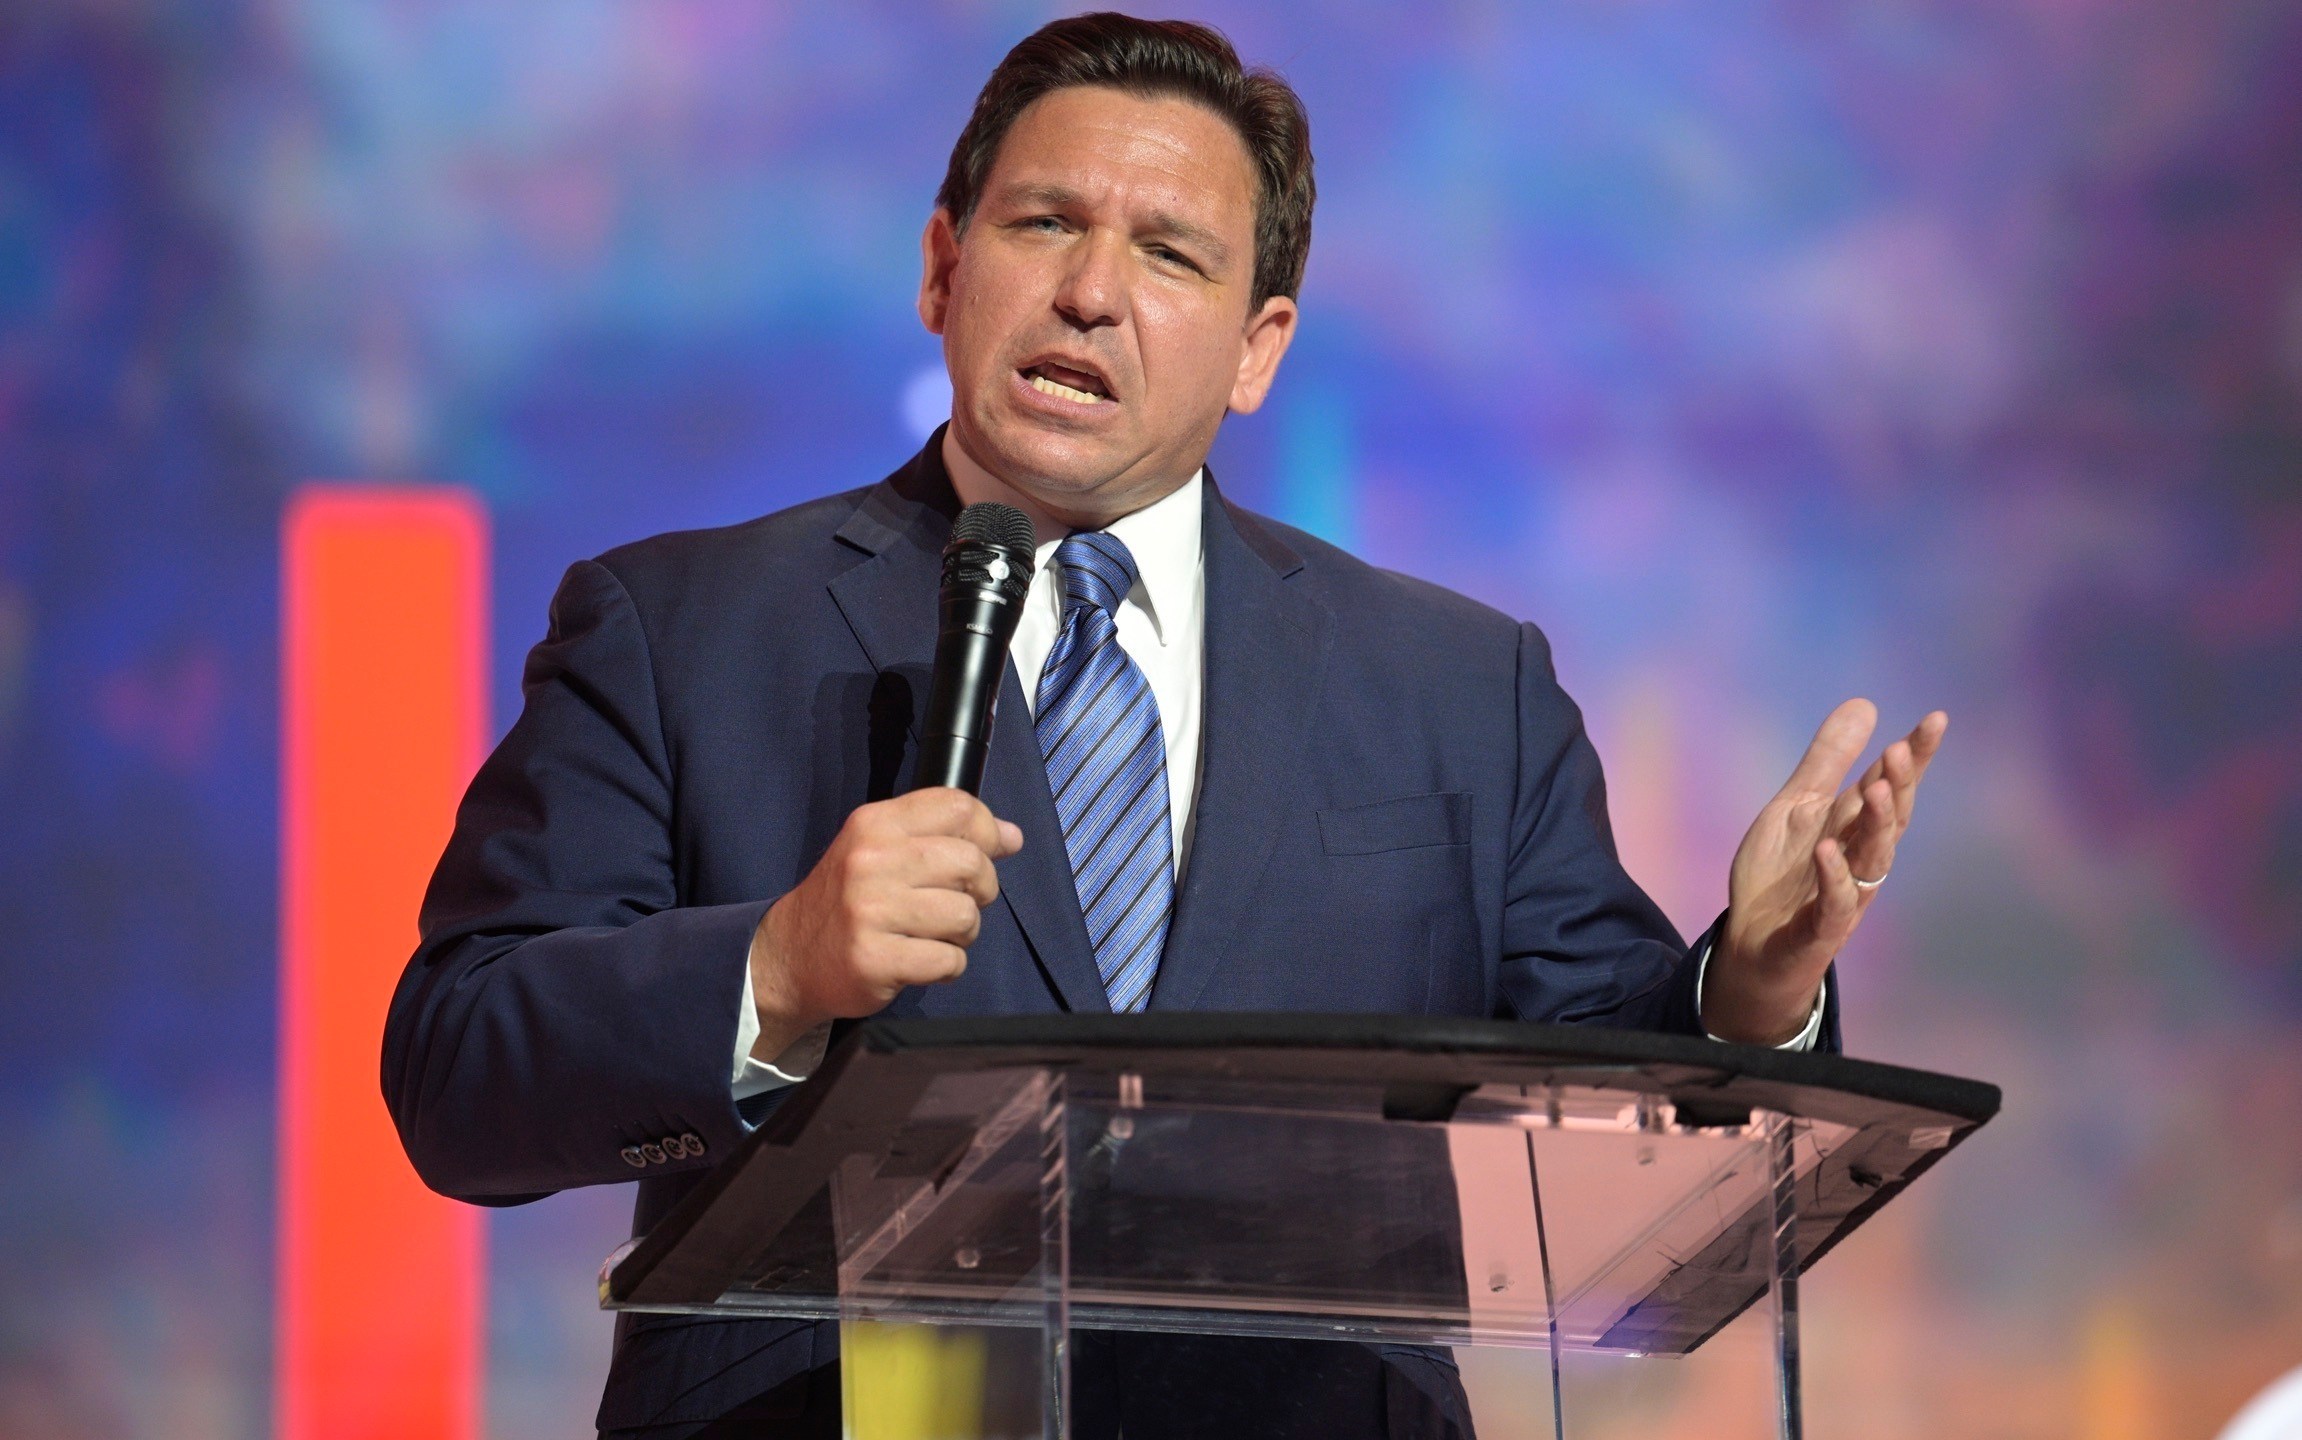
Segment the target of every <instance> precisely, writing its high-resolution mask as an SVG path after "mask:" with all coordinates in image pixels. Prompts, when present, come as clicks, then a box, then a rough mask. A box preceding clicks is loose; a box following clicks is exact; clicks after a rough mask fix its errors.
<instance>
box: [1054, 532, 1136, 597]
mask: <svg viewBox="0 0 2302 1440" xmlns="http://www.w3.org/2000/svg"><path fill="white" fill-rule="evenodd" d="M1055 563H1056V564H1057V565H1059V566H1061V567H1062V569H1063V608H1064V609H1065V610H1067V611H1068V610H1071V609H1073V608H1075V607H1077V606H1080V605H1092V606H1094V607H1095V608H1096V609H1098V610H1101V611H1102V612H1103V613H1104V614H1106V615H1110V616H1113V617H1117V615H1118V614H1119V602H1120V601H1122V600H1124V599H1126V598H1127V592H1128V591H1130V590H1132V589H1134V588H1135V557H1134V556H1133V555H1130V554H1129V553H1127V542H1125V541H1124V540H1121V539H1120V538H1119V537H1118V536H1116V535H1113V534H1110V533H1108V532H1107V531H1102V530H1081V531H1078V532H1077V533H1075V534H1072V535H1068V536H1065V537H1064V540H1063V543H1062V544H1060V545H1058V546H1056V547H1055Z"/></svg>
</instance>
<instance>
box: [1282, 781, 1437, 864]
mask: <svg viewBox="0 0 2302 1440" xmlns="http://www.w3.org/2000/svg"><path fill="white" fill-rule="evenodd" d="M1319 840H1320V843H1322V844H1323V845H1325V846H1326V850H1327V853H1328V854H1330V855H1376V854H1381V853H1382V852H1384V851H1387V850H1420V849H1424V848H1426V847H1429V846H1435V845H1468V844H1470V843H1471V796H1470V793H1469V792H1468V791H1463V790H1444V791H1439V792H1437V793H1435V794H1430V795H1402V796H1400V797H1399V798H1398V799H1396V800H1377V801H1375V802H1374V803H1373V804H1371V805H1353V806H1350V807H1349V808H1347V809H1342V810H1322V811H1320V812H1319Z"/></svg>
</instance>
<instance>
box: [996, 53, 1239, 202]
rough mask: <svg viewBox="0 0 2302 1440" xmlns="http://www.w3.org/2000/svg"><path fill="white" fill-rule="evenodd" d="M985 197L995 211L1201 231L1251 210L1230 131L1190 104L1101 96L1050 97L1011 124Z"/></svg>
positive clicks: (1087, 90) (1073, 92)
mask: <svg viewBox="0 0 2302 1440" xmlns="http://www.w3.org/2000/svg"><path fill="white" fill-rule="evenodd" d="M987 178H988V180H989V184H988V186H987V187H986V189H987V192H988V194H989V196H990V197H992V198H993V199H995V200H996V201H998V202H1000V203H1003V204H1011V203H1014V202H1016V201H1030V200H1034V199H1039V200H1053V199H1063V200H1065V201H1067V202H1068V203H1072V204H1090V205H1092V204H1106V203H1110V202H1112V201H1114V200H1118V201H1123V202H1125V203H1126V204H1127V205H1128V206H1129V208H1130V209H1142V208H1149V209H1158V210H1166V211H1169V212H1171V213H1173V214H1175V215H1177V216H1180V217H1188V218H1190V219H1192V220H1196V221H1198V222H1200V223H1202V224H1204V223H1208V222H1214V223H1220V222H1221V220H1222V219H1223V218H1225V217H1222V216H1220V215H1218V214H1217V213H1216V211H1217V210H1218V209H1220V208H1222V207H1227V206H1235V205H1242V204H1243V205H1246V206H1249V207H1252V205H1253V203H1254V176H1253V162H1252V161H1251V160H1250V159H1249V157H1248V155H1247V147H1246V143H1245V142H1244V141H1243V140H1241V139H1240V138H1239V133H1238V131H1236V130H1234V129H1233V128H1232V127H1231V123H1230V122H1229V121H1227V120H1225V119H1224V118H1223V117H1222V116H1220V115H1218V114H1216V113H1215V112H1214V111H1212V110H1209V109H1207V108H1206V107H1205V106H1203V105H1200V104H1198V103H1196V102H1194V101H1191V100H1188V99H1184V98H1181V97H1174V96H1157V97H1145V96H1138V95H1131V94H1128V93H1126V92H1124V91H1119V90H1111V89H1106V88H1103V87H1100V86H1072V87H1067V88H1065V89H1061V90H1056V91H1053V92H1051V93H1049V94H1047V95H1044V96H1041V97H1040V98H1039V99H1038V100H1035V101H1033V102H1032V104H1031V105H1030V106H1029V107H1028V108H1026V109H1025V110H1024V112H1023V113H1022V114H1021V115H1019V116H1017V117H1016V120H1015V124H1014V126H1013V128H1011V129H1010V130H1009V131H1008V133H1007V135H1006V137H1005V138H1004V139H1003V140H1002V142H1001V144H1000V146H999V153H998V155H997V156H996V158H995V159H994V160H993V163H992V168H991V174H990V176H989V177H987Z"/></svg>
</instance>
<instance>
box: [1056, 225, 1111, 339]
mask: <svg viewBox="0 0 2302 1440" xmlns="http://www.w3.org/2000/svg"><path fill="white" fill-rule="evenodd" d="M1126 263H1127V240H1126V237H1125V236H1123V235H1117V234H1113V233H1112V232H1110V231H1105V230H1094V231H1090V232H1088V235H1087V241H1086V243H1085V244H1083V245H1080V246H1078V247H1076V248H1075V249H1074V250H1073V251H1072V252H1071V264H1070V267H1069V269H1067V270H1066V271H1065V272H1064V275H1063V283H1062V284H1061V285H1060V286H1058V287H1057V289H1056V291H1055V308H1056V310H1057V311H1058V312H1060V313H1061V314H1062V316H1063V318H1064V319H1066V320H1068V321H1070V322H1071V323H1072V324H1073V325H1075V326H1077V327H1078V328H1080V329H1082V330H1094V329H1098V328H1100V327H1102V326H1105V325H1116V324H1118V323H1119V322H1120V321H1121V320H1122V319H1124V318H1125V317H1126V314H1127V276H1126Z"/></svg>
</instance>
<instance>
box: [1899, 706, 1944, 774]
mask: <svg viewBox="0 0 2302 1440" xmlns="http://www.w3.org/2000/svg"><path fill="white" fill-rule="evenodd" d="M1949 733H1950V715H1949V713H1948V712H1947V711H1942V710H1932V711H1929V712H1927V715H1926V718H1924V719H1923V720H1920V721H1919V722H1918V724H1917V725H1915V726H1913V727H1912V728H1911V732H1910V736H1909V740H1910V758H1911V764H1912V769H1913V771H1914V772H1915V773H1913V774H1912V776H1911V781H1910V783H1911V784H1912V785H1914V786H1915V785H1916V784H1917V783H1918V782H1919V781H1921V780H1923V779H1925V778H1926V767H1927V766H1929V765H1932V764H1933V763H1934V757H1935V756H1937V755H1939V754H1941V753H1942V737H1943V736H1945V735H1947V734H1949Z"/></svg>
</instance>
